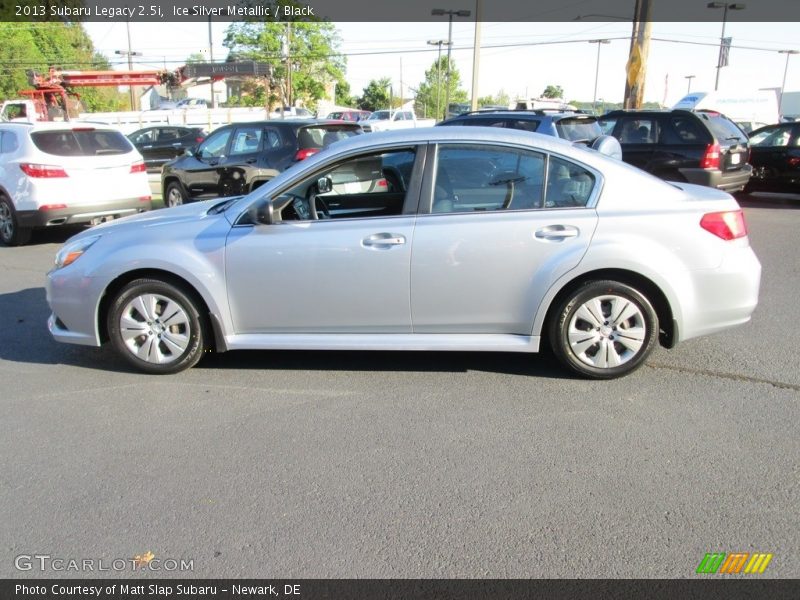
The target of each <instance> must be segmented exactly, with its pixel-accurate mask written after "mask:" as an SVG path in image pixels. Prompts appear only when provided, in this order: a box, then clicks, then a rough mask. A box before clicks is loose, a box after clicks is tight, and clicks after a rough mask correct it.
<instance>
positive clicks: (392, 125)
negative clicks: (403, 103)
mask: <svg viewBox="0 0 800 600" xmlns="http://www.w3.org/2000/svg"><path fill="white" fill-rule="evenodd" d="M359 123H360V124H361V128H362V129H363V130H364V133H372V132H375V131H394V130H396V129H413V128H415V127H431V126H433V125H435V124H436V119H418V118H417V115H416V114H415V113H414V111H413V110H376V111H375V112H374V113H372V114H371V115H370V116H369V117H367V118H366V119H364V120H363V121H359Z"/></svg>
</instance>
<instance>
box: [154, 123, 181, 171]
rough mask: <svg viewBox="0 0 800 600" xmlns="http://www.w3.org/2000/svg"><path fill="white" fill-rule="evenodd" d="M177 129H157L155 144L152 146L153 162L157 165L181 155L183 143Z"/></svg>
mask: <svg viewBox="0 0 800 600" xmlns="http://www.w3.org/2000/svg"><path fill="white" fill-rule="evenodd" d="M182 131H183V130H182V129H181V128H179V127H159V128H158V133H157V134H156V142H155V144H154V145H153V150H154V154H155V160H157V161H158V163H159V164H164V163H165V162H167V161H170V160H172V159H173V158H175V157H176V156H180V155H181V154H183V147H184V143H183V142H182V141H181V137H182V135H183V133H182Z"/></svg>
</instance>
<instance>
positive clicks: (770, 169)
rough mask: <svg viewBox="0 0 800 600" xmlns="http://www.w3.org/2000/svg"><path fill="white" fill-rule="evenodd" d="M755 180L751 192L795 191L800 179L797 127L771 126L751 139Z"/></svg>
mask: <svg viewBox="0 0 800 600" xmlns="http://www.w3.org/2000/svg"><path fill="white" fill-rule="evenodd" d="M750 164H751V165H753V176H752V178H751V179H750V184H749V186H748V188H749V189H754V190H755V189H759V190H771V191H776V192H780V191H794V190H797V189H798V178H799V177H800V148H798V128H797V127H796V126H795V124H793V123H785V124H782V125H770V126H768V127H762V128H761V129H759V130H758V131H754V132H753V133H752V135H751V137H750Z"/></svg>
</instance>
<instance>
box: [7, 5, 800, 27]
mask: <svg viewBox="0 0 800 600" xmlns="http://www.w3.org/2000/svg"><path fill="white" fill-rule="evenodd" d="M640 2H645V3H647V2H649V3H650V6H649V8H650V11H649V12H650V15H651V16H650V19H649V20H651V21H672V22H675V21H683V22H689V21H712V22H714V21H722V20H723V19H725V20H726V21H728V22H737V21H738V22H781V23H784V22H787V21H800V2H798V1H797V0H758V1H757V2H756V1H752V2H748V3H709V2H706V1H705V0H640ZM710 4H718V5H720V6H718V7H714V6H709V5H710ZM726 4H727V8H725V5H726ZM634 6H635V2H634V0H581V1H579V2H554V1H553V0H401V1H398V0H385V1H381V2H375V0H290V1H284V0H278V1H275V0H6V1H5V2H3V5H2V7H0V21H10V22H14V21H16V22H45V21H119V22H124V21H130V22H156V21H169V22H182V21H197V22H200V21H209V20H211V21H230V22H233V21H246V20H254V21H264V20H271V21H281V22H286V21H305V20H316V19H319V20H326V21H332V22H357V21H361V22H384V23H393V22H420V21H441V20H442V19H449V18H450V13H451V12H453V13H454V15H453V18H455V19H458V20H467V21H470V20H472V21H474V20H475V19H476V18H480V20H481V21H483V22H493V21H494V22H548V21H549V22H556V21H560V22H566V21H575V20H583V21H625V20H629V21H630V20H633V13H634ZM434 9H438V13H439V14H436V15H434V14H432V12H433V11H434ZM442 12H444V15H443V14H442ZM466 12H469V15H466V14H465V13H466ZM455 13H457V14H455ZM723 13H724V14H723ZM478 15H479V17H478Z"/></svg>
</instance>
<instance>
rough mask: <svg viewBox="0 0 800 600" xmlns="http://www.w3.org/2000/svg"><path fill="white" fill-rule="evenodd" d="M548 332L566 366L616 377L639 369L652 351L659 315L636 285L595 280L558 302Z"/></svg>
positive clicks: (587, 374)
mask: <svg viewBox="0 0 800 600" xmlns="http://www.w3.org/2000/svg"><path fill="white" fill-rule="evenodd" d="M598 313H599V314H598ZM615 317H616V318H615ZM548 333H549V336H550V344H551V346H552V348H553V353H554V354H555V356H556V358H558V359H559V361H561V363H562V364H564V366H566V367H567V368H569V369H571V370H572V371H574V372H576V373H578V374H580V375H582V376H583V377H587V378H591V379H613V378H615V377H622V376H623V375H627V374H628V373H631V372H632V371H634V370H636V369H637V368H639V367H640V366H641V365H642V363H643V362H644V361H645V359H646V358H647V356H648V355H649V354H650V352H652V350H653V347H654V346H655V344H656V341H657V339H658V315H656V312H655V310H654V309H653V306H652V304H651V303H650V301H649V300H648V299H647V297H646V296H645V295H644V294H642V293H641V292H640V291H638V290H636V289H635V288H633V287H631V286H629V285H626V284H624V283H620V282H618V281H610V280H609V281H590V282H587V283H585V284H583V285H582V286H580V287H579V288H578V289H576V290H574V291H573V292H571V293H570V294H568V295H567V296H566V297H565V298H564V299H563V301H562V302H561V303H560V304H559V305H558V307H557V308H556V312H555V313H554V314H553V318H552V319H551V322H550V324H549V331H548Z"/></svg>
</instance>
